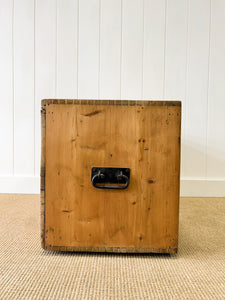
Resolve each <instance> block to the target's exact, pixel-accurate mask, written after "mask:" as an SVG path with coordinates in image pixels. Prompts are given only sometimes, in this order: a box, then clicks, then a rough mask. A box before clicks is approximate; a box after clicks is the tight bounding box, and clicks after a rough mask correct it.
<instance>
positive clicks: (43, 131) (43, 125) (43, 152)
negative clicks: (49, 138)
mask: <svg viewBox="0 0 225 300" xmlns="http://www.w3.org/2000/svg"><path fill="white" fill-rule="evenodd" d="M41 104H42V105H41V168H40V173H41V174H40V177H41V178H40V179H41V180H40V200H41V246H42V248H45V162H46V101H42V103H41Z"/></svg>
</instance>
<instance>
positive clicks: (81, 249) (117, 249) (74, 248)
mask: <svg viewBox="0 0 225 300" xmlns="http://www.w3.org/2000/svg"><path fill="white" fill-rule="evenodd" d="M45 250H50V251H62V252H107V253H139V254H140V253H159V254H176V253H177V248H165V249H162V248H134V247H78V246H52V245H48V246H46V247H45Z"/></svg>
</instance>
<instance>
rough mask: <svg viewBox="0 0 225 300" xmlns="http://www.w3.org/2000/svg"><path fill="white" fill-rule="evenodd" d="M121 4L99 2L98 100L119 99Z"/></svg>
mask: <svg viewBox="0 0 225 300" xmlns="http://www.w3.org/2000/svg"><path fill="white" fill-rule="evenodd" d="M121 2H122V0H114V1H111V0H104V1H101V11H100V82H99V98H101V99H120V59H121Z"/></svg>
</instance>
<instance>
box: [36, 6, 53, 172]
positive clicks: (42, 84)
mask: <svg viewBox="0 0 225 300" xmlns="http://www.w3.org/2000/svg"><path fill="white" fill-rule="evenodd" d="M35 3H36V6H35V147H34V148H35V175H39V174H40V149H41V144H40V141H41V126H40V105H41V99H43V98H46V97H49V98H52V97H56V82H57V81H56V78H57V77H56V57H57V56H56V55H57V47H56V45H57V43H56V28H57V19H56V11H57V2H56V1H45V0H39V1H36V2H35Z"/></svg>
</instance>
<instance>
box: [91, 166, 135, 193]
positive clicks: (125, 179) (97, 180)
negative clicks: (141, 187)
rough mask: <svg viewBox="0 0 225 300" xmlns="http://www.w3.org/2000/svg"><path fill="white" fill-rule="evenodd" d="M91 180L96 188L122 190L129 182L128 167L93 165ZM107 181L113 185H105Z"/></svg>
mask: <svg viewBox="0 0 225 300" xmlns="http://www.w3.org/2000/svg"><path fill="white" fill-rule="evenodd" d="M91 182H92V184H93V186H94V187H95V188H98V189H114V190H124V189H126V188H127V187H128V185H129V183H130V169H129V168H99V167H93V168H92V172H91ZM105 183H106V184H105ZM107 183H108V184H109V183H110V184H113V185H107ZM121 184H122V185H121Z"/></svg>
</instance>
